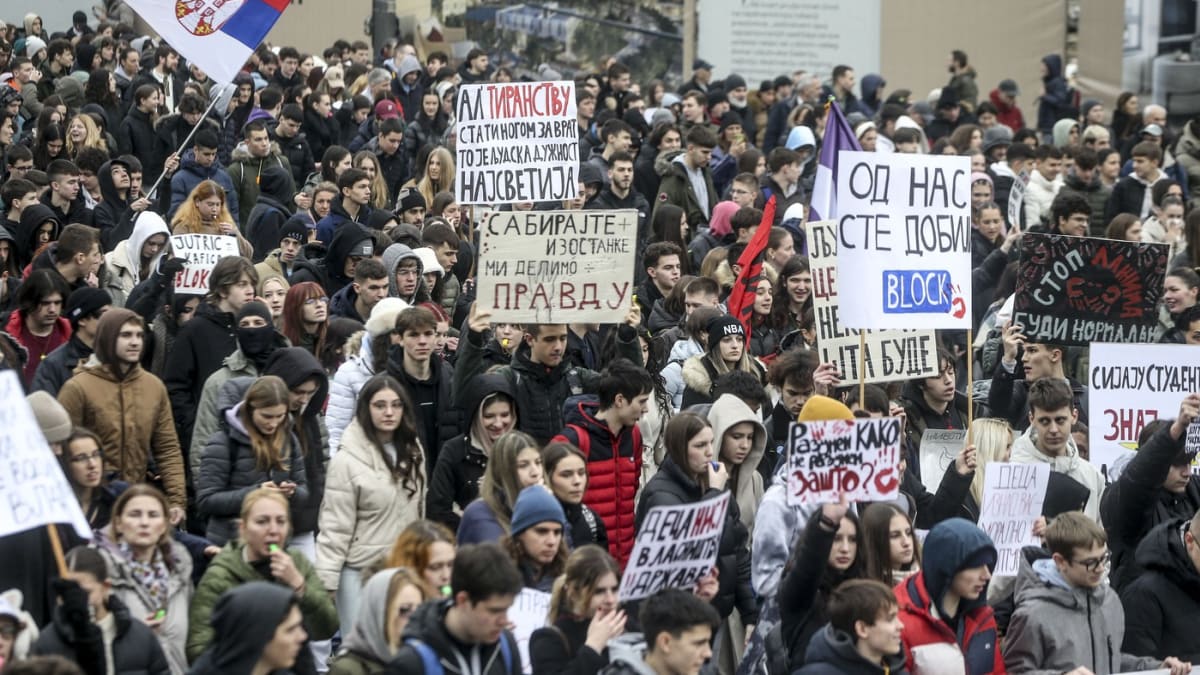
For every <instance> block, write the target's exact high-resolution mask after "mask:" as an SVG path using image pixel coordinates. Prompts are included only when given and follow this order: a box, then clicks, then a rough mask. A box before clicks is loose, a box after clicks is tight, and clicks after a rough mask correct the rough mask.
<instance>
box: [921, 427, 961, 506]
mask: <svg viewBox="0 0 1200 675" xmlns="http://www.w3.org/2000/svg"><path fill="white" fill-rule="evenodd" d="M966 443H967V430H966V429H926V430H925V431H924V433H922V434H921V449H920V456H921V483H923V484H924V485H925V489H926V490H929V492H930V493H935V494H936V493H937V490H938V486H940V485H941V484H942V476H944V475H946V469H949V468H950V465H951V464H953V463H954V460H955V459H956V458H957V457H958V453H959V452H960V451H961V450H962V449H963V446H964V445H966Z"/></svg>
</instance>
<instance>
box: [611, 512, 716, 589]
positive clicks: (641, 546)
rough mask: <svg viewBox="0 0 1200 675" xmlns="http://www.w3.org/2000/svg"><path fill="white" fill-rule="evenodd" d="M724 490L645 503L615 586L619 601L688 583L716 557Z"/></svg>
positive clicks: (705, 571)
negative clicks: (672, 502)
mask: <svg viewBox="0 0 1200 675" xmlns="http://www.w3.org/2000/svg"><path fill="white" fill-rule="evenodd" d="M728 508H729V491H728V490H726V491H725V492H722V493H721V495H720V496H719V497H714V498H713V499H707V500H704V501H701V502H695V503H693V504H681V505H679V506H656V507H654V508H652V509H650V512H649V513H647V514H646V517H645V519H643V520H642V525H641V527H639V528H638V532H637V539H636V540H635V541H634V543H633V553H632V554H631V555H630V556H629V564H628V566H627V567H626V568H625V574H624V575H622V576H621V589H620V591H619V592H618V594H617V595H618V597H620V599H621V602H627V601H629V600H637V599H639V598H644V597H647V596H649V595H653V594H654V593H656V592H658V591H660V590H662V589H664V588H684V589H690V588H692V587H693V586H695V585H696V582H697V581H699V580H700V579H702V578H704V577H705V576H708V573H709V572H711V571H712V568H713V565H715V564H716V563H717V550H718V548H719V546H720V543H721V532H722V530H724V529H725V511H726V510H727V509H728Z"/></svg>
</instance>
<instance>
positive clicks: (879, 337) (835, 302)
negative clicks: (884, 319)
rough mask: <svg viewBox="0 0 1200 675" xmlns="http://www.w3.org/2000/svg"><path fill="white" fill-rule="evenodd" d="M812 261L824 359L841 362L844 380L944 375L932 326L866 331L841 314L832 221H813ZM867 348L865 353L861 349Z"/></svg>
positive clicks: (810, 231) (810, 234)
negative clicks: (855, 327) (940, 372)
mask: <svg viewBox="0 0 1200 675" xmlns="http://www.w3.org/2000/svg"><path fill="white" fill-rule="evenodd" d="M808 260H809V267H810V270H811V272H812V297H813V313H814V316H815V318H816V328H817V345H818V347H817V348H818V349H819V350H820V352H821V354H820V361H821V363H832V364H834V365H836V366H837V368H838V372H839V373H841V376H842V380H844V381H846V382H858V381H859V373H858V369H859V366H862V368H863V370H864V373H863V378H862V379H863V381H864V382H892V381H895V380H908V379H912V378H915V377H934V376H936V375H937V374H938V356H937V336H936V334H935V333H934V332H933V331H931V330H911V331H906V330H879V331H873V330H864V331H863V332H864V333H866V336H865V337H866V339H865V340H862V341H860V340H859V335H858V333H859V331H857V330H853V329H850V328H846V327H845V326H844V325H842V322H841V319H840V318H839V317H838V313H839V308H840V306H841V300H840V299H839V296H838V279H837V266H838V258H837V228H836V225H835V223H834V221H832V220H826V221H821V222H817V223H809V224H808ZM860 347H862V348H863V349H865V351H863V353H861V354H860V353H859V348H860Z"/></svg>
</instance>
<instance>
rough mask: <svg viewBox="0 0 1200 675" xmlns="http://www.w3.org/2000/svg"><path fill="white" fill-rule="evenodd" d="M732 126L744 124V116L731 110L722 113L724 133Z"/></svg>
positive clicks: (722, 129)
mask: <svg viewBox="0 0 1200 675" xmlns="http://www.w3.org/2000/svg"><path fill="white" fill-rule="evenodd" d="M732 126H739V127H740V126H742V116H741V115H739V114H737V113H736V112H734V111H732V110H730V111H729V112H727V113H725V114H724V115H721V132H722V133H724V132H725V130H726V129H728V128H729V127H732Z"/></svg>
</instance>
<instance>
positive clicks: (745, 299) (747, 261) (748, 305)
mask: <svg viewBox="0 0 1200 675" xmlns="http://www.w3.org/2000/svg"><path fill="white" fill-rule="evenodd" d="M773 222H775V195H771V199H770V200H769V201H768V202H767V205H766V206H765V207H764V208H763V217H762V220H761V221H759V223H758V229H757V230H755V231H754V236H753V237H751V239H750V242H749V243H748V244H746V250H744V251H742V255H741V256H740V257H739V258H738V259H737V264H738V268H739V269H741V271H740V272H738V275H737V279H736V280H735V281H734V282H733V289H732V290H730V291H729V298H728V299H727V300H726V303H725V306H726V307H728V308H729V315H730V316H732V317H733V318H735V319H737V320H738V321H740V322H741V323H742V328H744V329H745V330H746V340H747V341H749V340H750V330H751V325H750V324H752V323H753V321H751V319H753V318H754V295H755V292H756V291H757V286H758V282H759V281H761V280H762V279H763V278H764V277H763V276H762V266H763V261H762V254H763V251H765V250H767V240H768V239H770V238H771V223H773Z"/></svg>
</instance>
